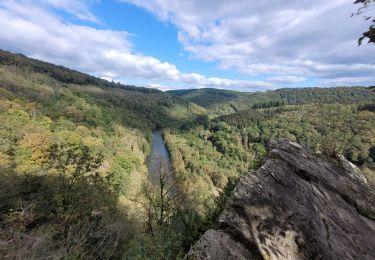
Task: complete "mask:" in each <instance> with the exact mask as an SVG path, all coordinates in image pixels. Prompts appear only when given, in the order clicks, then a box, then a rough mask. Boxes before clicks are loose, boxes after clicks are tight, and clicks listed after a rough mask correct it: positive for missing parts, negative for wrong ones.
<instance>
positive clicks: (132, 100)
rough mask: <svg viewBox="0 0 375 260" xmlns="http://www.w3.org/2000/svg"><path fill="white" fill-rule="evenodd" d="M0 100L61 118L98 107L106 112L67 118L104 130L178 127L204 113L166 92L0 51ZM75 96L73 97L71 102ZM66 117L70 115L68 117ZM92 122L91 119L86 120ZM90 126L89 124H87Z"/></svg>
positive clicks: (89, 112)
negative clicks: (40, 107)
mask: <svg viewBox="0 0 375 260" xmlns="http://www.w3.org/2000/svg"><path fill="white" fill-rule="evenodd" d="M0 66H1V67H0V84H1V89H0V91H1V92H0V95H1V96H2V97H3V98H7V99H16V98H20V99H23V100H27V101H28V102H37V103H41V104H42V105H43V106H44V107H45V109H44V111H45V113H47V114H48V116H50V117H52V118H57V117H59V116H61V115H60V113H65V112H66V111H56V110H58V109H59V108H65V109H67V108H68V107H70V110H75V109H76V110H80V109H81V108H79V107H77V106H83V105H84V104H79V103H81V101H82V102H84V103H87V104H88V106H90V105H91V106H94V107H100V108H101V110H102V113H99V114H97V113H95V112H94V111H93V110H91V111H86V113H85V115H81V116H84V117H85V118H81V116H78V115H73V112H69V115H66V116H67V117H69V118H70V119H73V121H75V122H76V123H77V122H79V121H90V123H91V124H94V125H95V124H98V122H97V121H101V122H100V123H102V124H103V125H108V124H109V123H110V122H114V121H116V122H120V123H122V124H124V125H127V126H129V127H136V128H140V129H153V128H158V127H165V126H172V125H179V124H182V123H184V122H186V121H191V120H194V117H195V115H197V114H202V113H205V111H204V109H202V108H201V107H199V106H197V105H194V104H192V103H189V102H187V101H185V100H183V99H181V98H178V97H175V96H172V95H169V94H167V93H165V92H162V91H159V90H156V89H149V88H142V87H134V86H128V85H122V84H119V83H114V82H108V81H106V80H103V79H99V78H95V77H93V76H90V75H87V74H84V73H80V72H77V71H74V70H71V69H67V68H64V67H61V66H56V65H53V64H50V63H46V62H42V61H39V60H35V59H30V58H27V57H25V56H23V55H19V54H12V53H9V52H5V51H1V50H0ZM69 95H72V97H69V98H68V96H69ZM66 113H67V112H66ZM90 116H91V117H94V118H87V117H90ZM86 123H87V122H86Z"/></svg>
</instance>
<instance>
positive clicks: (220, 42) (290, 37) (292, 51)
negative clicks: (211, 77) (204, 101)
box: [123, 0, 375, 82]
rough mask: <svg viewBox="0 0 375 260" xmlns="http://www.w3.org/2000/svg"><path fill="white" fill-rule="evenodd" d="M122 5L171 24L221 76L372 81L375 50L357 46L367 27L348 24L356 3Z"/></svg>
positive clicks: (216, 0) (214, 0)
mask: <svg viewBox="0 0 375 260" xmlns="http://www.w3.org/2000/svg"><path fill="white" fill-rule="evenodd" d="M123 1H124V2H127V3H131V4H134V5H136V6H138V7H141V8H144V9H146V10H148V11H150V12H152V13H153V14H155V15H156V16H157V17H158V18H159V19H161V20H163V21H166V22H170V23H172V24H174V25H175V26H176V27H177V28H178V31H179V32H178V40H179V41H180V42H181V44H182V45H183V46H184V49H185V50H186V51H187V52H189V53H190V55H191V57H192V58H196V59H200V60H203V61H215V62H217V63H218V68H219V69H223V70H236V71H238V72H239V73H241V74H244V75H250V76H254V75H265V74H270V75H274V74H276V75H279V76H280V77H284V78H285V77H289V79H292V78H293V79H294V80H292V81H295V79H298V80H300V79H301V77H315V78H320V79H322V80H325V79H333V78H342V77H346V78H347V79H350V78H353V80H354V81H353V82H357V81H356V80H357V79H358V77H362V79H363V80H365V79H366V78H367V79H369V77H368V76H369V75H371V74H373V73H374V66H372V65H369V64H371V63H373V62H374V61H375V52H374V51H373V46H369V45H367V46H366V45H363V46H361V47H357V46H356V45H357V44H356V41H357V38H358V37H359V36H360V34H361V32H362V31H365V29H366V27H367V23H365V22H363V20H362V17H353V18H351V17H350V16H351V13H353V12H354V11H355V10H356V6H354V5H353V4H352V1H347V0H335V1H325V0H316V1H311V0H291V1H283V0H271V1H256V0H232V1H225V0H206V1H200V0H191V1H174V0H154V1H142V0H123ZM279 79H281V78H279ZM276 81H277V80H274V82H276ZM282 81H284V80H279V82H282ZM326 82H327V81H326ZM331 82H334V81H331Z"/></svg>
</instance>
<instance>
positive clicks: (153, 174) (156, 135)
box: [147, 129, 173, 185]
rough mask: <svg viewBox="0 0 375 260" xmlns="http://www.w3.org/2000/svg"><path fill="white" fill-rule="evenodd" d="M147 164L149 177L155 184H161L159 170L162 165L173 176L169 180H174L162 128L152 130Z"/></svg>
mask: <svg viewBox="0 0 375 260" xmlns="http://www.w3.org/2000/svg"><path fill="white" fill-rule="evenodd" d="M147 166H148V178H149V180H150V181H151V183H152V184H153V185H159V170H160V167H161V166H162V167H163V168H165V169H167V171H168V174H169V175H170V176H171V177H170V178H169V182H172V181H173V176H172V171H171V169H172V163H171V159H170V156H169V152H168V149H167V146H166V145H165V142H164V138H163V135H162V130H161V129H156V130H153V131H152V147H151V153H150V155H149V158H148V162H147Z"/></svg>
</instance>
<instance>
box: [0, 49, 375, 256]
mask: <svg viewBox="0 0 375 260" xmlns="http://www.w3.org/2000/svg"><path fill="white" fill-rule="evenodd" d="M374 103H375V89H374V87H335V88H301V89H291V88H287V89H279V90H275V91H266V92H255V93H243V92H235V91H227V90H218V89H199V90H179V91H168V92H163V91H159V90H155V89H148V88H138V87H135V86H128V85H122V84H120V83H114V82H109V81H106V80H103V79H99V78H95V77H93V76H89V75H87V74H83V73H80V72H77V71H73V70H70V69H67V68H64V67H60V66H55V65H53V64H50V63H45V62H42V61H38V60H35V59H30V58H27V57H25V56H23V55H18V54H13V53H10V52H6V51H0V122H1V124H0V202H1V205H0V214H1V215H0V227H1V229H0V240H1V244H0V254H1V255H3V256H6V258H7V259H25V258H27V257H28V258H29V259H40V258H43V257H45V256H48V257H50V258H51V259H121V258H123V259H182V258H183V257H184V256H185V254H186V253H187V252H188V251H189V250H190V248H191V246H192V245H193V244H194V243H196V242H197V241H198V240H199V239H200V237H201V236H202V235H203V234H205V232H206V231H207V230H212V229H213V230H217V229H219V228H222V227H221V226H220V224H219V222H218V220H219V217H220V215H221V214H222V212H223V210H224V209H225V206H226V204H227V200H228V198H229V197H231V196H232V195H233V190H234V189H235V187H236V184H237V183H239V182H240V183H241V180H243V178H247V177H245V176H249V175H251V174H252V173H253V172H255V171H257V170H259V169H260V167H261V166H262V165H263V163H264V162H265V160H267V158H269V157H267V156H269V155H270V153H271V155H272V151H271V150H270V148H269V147H270V144H271V143H272V142H273V141H272V140H285V139H288V140H290V141H291V142H294V143H298V144H299V145H301V147H302V146H303V147H304V148H303V149H306V150H303V151H304V154H309V153H311V154H312V155H311V156H316V158H319V159H314V160H320V158H322V160H323V159H324V160H325V159H327V160H328V161H329V162H332V164H335V163H338V162H339V161H340V160H341V159H342V158H345V160H347V161H348V162H350V163H351V164H353V165H356V167H357V168H358V169H359V171H360V172H361V175H362V174H363V176H364V178H365V179H366V181H367V182H368V183H367V184H366V185H373V183H374V181H375V174H374V171H375V132H374V131H375V111H374ZM273 154H274V153H273ZM306 156H308V155H306ZM314 158H315V157H314ZM340 158H341V159H340ZM271 159H272V156H271ZM301 160H302V159H301ZM303 160H306V158H305V157H304V159H303ZM280 163H283V162H280ZM322 164H324V163H322ZM322 167H323V166H322ZM335 167H336V166H335ZM337 167H339V166H337ZM340 167H341V166H340ZM292 169H294V168H292ZM335 170H336V168H335ZM337 171H338V172H340V171H339V170H337ZM296 172H297V174H298V173H299V172H298V171H296ZM337 174H339V173H337ZM340 174H341V172H340ZM251 176H252V175H251ZM361 185H362V184H361ZM361 187H362V186H361ZM366 187H367V186H366ZM366 189H367V188H366ZM330 192H331V191H330ZM371 221H372V220H371Z"/></svg>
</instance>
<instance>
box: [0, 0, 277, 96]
mask: <svg viewBox="0 0 375 260" xmlns="http://www.w3.org/2000/svg"><path fill="white" fill-rule="evenodd" d="M46 1H49V2H50V3H51V4H54V6H55V7H60V8H69V6H70V5H71V2H70V1H67V2H64V1H63V0H58V1H57V0H56V1H55V0H46ZM77 10H80V9H77ZM84 10H86V9H84ZM77 12H78V11H77ZM83 13H84V14H85V13H86V11H85V12H83ZM77 16H78V15H77ZM0 20H1V21H2V26H1V28H0V48H2V49H5V50H10V51H14V52H21V53H23V54H26V55H29V56H32V57H34V58H38V59H41V60H45V61H49V62H52V63H55V64H59V65H63V66H67V67H70V68H73V69H77V70H80V71H84V72H87V73H90V74H93V75H97V76H99V77H102V78H106V79H129V80H148V81H150V82H151V83H150V85H149V86H151V87H157V86H159V88H160V89H166V86H169V85H173V86H184V87H186V86H190V87H203V86H204V87H218V88H224V87H225V88H240V89H243V90H250V89H263V88H264V89H268V88H274V87H275V86H274V85H273V84H271V83H269V82H263V81H246V80H229V79H222V78H207V77H205V76H203V75H201V74H198V73H191V74H184V73H182V72H180V71H179V70H178V69H177V68H176V66H175V65H174V64H171V63H168V62H162V61H160V60H158V59H156V58H153V57H150V56H145V55H142V54H139V53H135V52H134V51H133V45H132V43H131V42H130V41H129V39H128V38H129V34H128V33H127V32H124V31H113V30H99V29H95V28H93V27H89V26H81V25H76V24H72V23H70V22H67V21H65V20H63V19H62V18H60V17H57V16H56V15H54V14H53V13H51V12H50V11H49V10H48V8H46V7H45V6H43V5H42V6H41V5H36V4H35V3H33V2H32V1H11V0H9V1H7V2H4V3H0ZM155 81H159V82H163V81H164V82H168V84H166V85H162V84H160V83H157V84H156V83H152V82H155ZM172 83H173V84H172ZM173 86H172V87H168V89H170V88H176V87H173Z"/></svg>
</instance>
